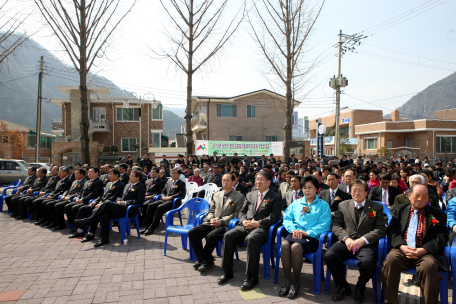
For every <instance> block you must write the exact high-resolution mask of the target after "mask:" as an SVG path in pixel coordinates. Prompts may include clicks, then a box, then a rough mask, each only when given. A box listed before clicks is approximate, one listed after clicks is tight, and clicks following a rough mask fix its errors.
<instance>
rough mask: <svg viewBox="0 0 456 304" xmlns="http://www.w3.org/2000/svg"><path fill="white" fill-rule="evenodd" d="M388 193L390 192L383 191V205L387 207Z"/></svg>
mask: <svg viewBox="0 0 456 304" xmlns="http://www.w3.org/2000/svg"><path fill="white" fill-rule="evenodd" d="M386 191H388V190H386V189H383V195H382V203H383V204H385V205H388V201H387V195H388V192H386Z"/></svg>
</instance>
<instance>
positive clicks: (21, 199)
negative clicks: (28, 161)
mask: <svg viewBox="0 0 456 304" xmlns="http://www.w3.org/2000/svg"><path fill="white" fill-rule="evenodd" d="M46 174H47V169H46V168H44V167H41V168H39V169H38V170H37V178H36V179H35V181H34V182H33V184H32V186H31V187H29V188H28V189H27V190H26V191H27V192H26V193H25V194H21V195H20V196H18V197H15V198H13V199H12V201H11V203H12V204H13V208H17V209H15V212H17V211H18V212H19V213H18V214H19V215H20V216H19V218H18V219H25V218H27V217H28V214H27V206H26V205H25V201H26V200H27V199H29V198H32V194H33V193H34V192H39V191H41V190H42V189H43V188H44V187H45V186H46V184H47V182H48V178H47V176H46ZM31 220H34V216H32V218H31Z"/></svg>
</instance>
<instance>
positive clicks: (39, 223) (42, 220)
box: [35, 219, 45, 225]
mask: <svg viewBox="0 0 456 304" xmlns="http://www.w3.org/2000/svg"><path fill="white" fill-rule="evenodd" d="M44 222H45V220H44V219H39V220H38V221H36V222H35V225H41V224H43V223H44Z"/></svg>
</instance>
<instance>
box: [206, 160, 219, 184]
mask: <svg viewBox="0 0 456 304" xmlns="http://www.w3.org/2000/svg"><path fill="white" fill-rule="evenodd" d="M222 171H223V165H222V164H213V165H212V173H209V174H208V175H206V178H205V179H204V184H209V183H213V184H216V185H217V187H221V186H222V174H220V173H221V172H222Z"/></svg>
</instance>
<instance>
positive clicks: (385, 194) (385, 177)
mask: <svg viewBox="0 0 456 304" xmlns="http://www.w3.org/2000/svg"><path fill="white" fill-rule="evenodd" d="M390 183H391V175H390V174H389V173H386V172H385V173H382V174H380V186H377V187H374V188H372V189H371V191H370V193H369V199H370V200H372V201H377V202H382V203H383V204H384V205H386V206H388V207H389V209H393V206H394V200H395V199H396V196H398V195H399V189H398V188H396V187H392V186H390Z"/></svg>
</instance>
